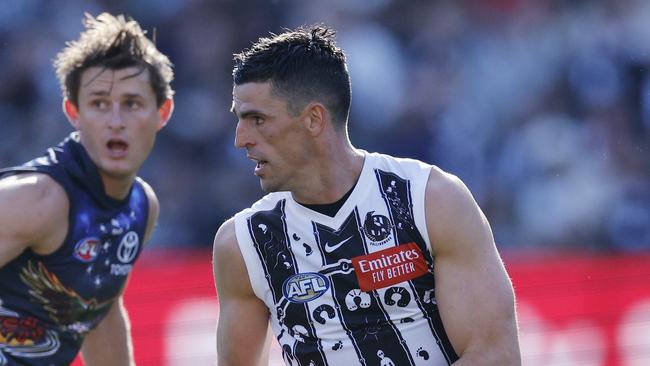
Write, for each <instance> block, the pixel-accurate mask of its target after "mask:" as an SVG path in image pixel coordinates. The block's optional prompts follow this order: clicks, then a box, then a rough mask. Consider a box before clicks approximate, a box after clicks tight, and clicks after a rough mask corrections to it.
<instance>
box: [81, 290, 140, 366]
mask: <svg viewBox="0 0 650 366" xmlns="http://www.w3.org/2000/svg"><path fill="white" fill-rule="evenodd" d="M81 353H82V354H83V359H84V364H86V365H87V366H103V365H106V366H113V365H115V366H120V365H134V364H135V363H134V361H133V347H132V346H131V336H130V326H129V318H128V316H127V314H126V310H125V309H124V305H123V304H122V298H121V297H120V299H119V300H118V301H115V303H114V304H113V305H112V306H111V309H110V310H109V311H108V314H106V317H104V319H103V320H102V322H101V323H99V325H98V326H97V328H95V329H93V330H92V331H91V332H90V333H88V335H87V336H86V338H85V339H84V342H83V345H82V346H81Z"/></svg>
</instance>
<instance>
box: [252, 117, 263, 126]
mask: <svg viewBox="0 0 650 366" xmlns="http://www.w3.org/2000/svg"><path fill="white" fill-rule="evenodd" d="M253 123H255V126H259V125H261V124H263V123H264V119H263V118H262V117H260V116H254V117H253Z"/></svg>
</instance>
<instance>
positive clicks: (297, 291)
mask: <svg viewBox="0 0 650 366" xmlns="http://www.w3.org/2000/svg"><path fill="white" fill-rule="evenodd" d="M329 288H330V281H329V280H328V279H327V277H325V276H323V275H321V274H319V273H314V272H307V273H298V274H295V275H293V276H291V277H289V278H287V280H286V281H284V285H283V286H282V292H283V293H284V297H285V298H286V299H287V300H289V301H290V302H293V303H303V302H308V301H312V300H314V299H317V298H319V297H320V296H321V295H323V294H324V293H325V291H327V290H328V289H329Z"/></svg>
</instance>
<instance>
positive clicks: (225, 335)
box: [213, 219, 269, 366]
mask: <svg viewBox="0 0 650 366" xmlns="http://www.w3.org/2000/svg"><path fill="white" fill-rule="evenodd" d="M213 270H214V280H215V284H216V286H217V292H218V295H219V324H218V326H217V354H218V359H219V362H218V364H219V365H220V366H250V365H258V364H261V363H260V362H262V361H264V360H263V359H264V358H265V356H264V355H265V353H266V352H265V344H266V335H267V328H268V320H269V313H268V309H267V308H266V305H265V304H264V303H263V302H262V301H261V300H260V299H259V298H257V297H256V296H255V294H254V293H253V289H252V287H251V284H250V280H249V278H248V273H247V272H246V265H245V263H244V259H243V257H242V255H241V252H240V251H239V247H238V245H237V238H236V235H235V223H234V220H233V219H230V220H228V221H226V222H225V223H224V224H223V225H222V226H221V228H219V231H218V232H217V235H216V236H215V238H214V256H213Z"/></svg>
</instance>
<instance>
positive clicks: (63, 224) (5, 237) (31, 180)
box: [0, 173, 69, 267]
mask: <svg viewBox="0 0 650 366" xmlns="http://www.w3.org/2000/svg"><path fill="white" fill-rule="evenodd" d="M68 210H69V203H68V197H67V195H66V193H65V191H64V190H63V188H62V187H61V186H60V185H59V184H58V183H56V182H55V181H54V180H53V179H52V178H50V177H49V176H47V175H44V174H39V173H29V174H21V175H16V176H10V177H6V178H3V179H1V180H0V267H2V266H4V265H5V264H7V263H9V262H10V261H11V260H13V259H14V258H16V257H17V256H19V255H20V254H21V253H22V252H23V251H24V250H25V249H28V248H31V249H32V250H33V251H34V252H36V253H39V254H49V253H52V252H54V251H55V250H56V249H57V248H58V247H59V246H60V245H61V243H62V242H63V239H64V238H65V235H66V233H67V230H68V221H67V220H68Z"/></svg>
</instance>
